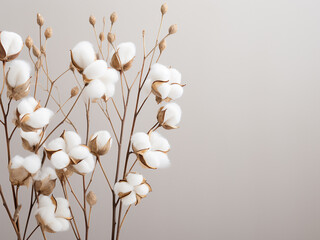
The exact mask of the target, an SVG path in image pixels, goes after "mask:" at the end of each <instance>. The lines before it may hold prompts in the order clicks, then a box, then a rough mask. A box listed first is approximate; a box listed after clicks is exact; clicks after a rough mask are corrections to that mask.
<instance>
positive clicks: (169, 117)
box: [163, 103, 181, 126]
mask: <svg viewBox="0 0 320 240" xmlns="http://www.w3.org/2000/svg"><path fill="white" fill-rule="evenodd" d="M164 110H166V112H165V115H164V122H165V123H166V124H167V125H170V126H176V125H177V124H178V123H179V122H180V120H181V108H180V106H179V105H178V104H176V103H168V104H167V105H165V106H164V108H163V111H164Z"/></svg>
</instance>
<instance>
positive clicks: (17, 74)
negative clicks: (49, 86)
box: [7, 60, 31, 88]
mask: <svg viewBox="0 0 320 240" xmlns="http://www.w3.org/2000/svg"><path fill="white" fill-rule="evenodd" d="M30 75H31V67H30V65H29V64H28V63H27V62H26V61H23V60H13V61H12V62H11V63H10V66H9V70H8V72H7V81H8V83H9V85H10V86H11V87H13V88H14V87H17V86H20V85H22V84H24V83H25V82H26V81H28V80H29V78H30Z"/></svg>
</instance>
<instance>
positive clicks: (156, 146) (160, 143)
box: [150, 132, 170, 152]
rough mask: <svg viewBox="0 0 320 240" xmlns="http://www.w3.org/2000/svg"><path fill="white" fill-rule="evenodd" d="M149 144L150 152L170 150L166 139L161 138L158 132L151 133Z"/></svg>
mask: <svg viewBox="0 0 320 240" xmlns="http://www.w3.org/2000/svg"><path fill="white" fill-rule="evenodd" d="M150 143H151V146H152V147H151V149H152V150H159V151H164V152H167V151H169V150H170V144H169V142H168V140H167V139H165V138H164V137H163V136H161V134H160V133H158V132H151V133H150Z"/></svg>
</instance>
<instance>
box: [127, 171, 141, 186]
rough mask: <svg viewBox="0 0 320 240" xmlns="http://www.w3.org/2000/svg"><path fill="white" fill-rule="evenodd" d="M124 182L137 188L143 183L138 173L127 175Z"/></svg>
mask: <svg viewBox="0 0 320 240" xmlns="http://www.w3.org/2000/svg"><path fill="white" fill-rule="evenodd" d="M126 180H127V182H128V183H129V184H130V185H131V186H137V185H140V184H141V183H142V182H143V176H142V175H141V174H138V173H129V174H128V175H127V176H126Z"/></svg>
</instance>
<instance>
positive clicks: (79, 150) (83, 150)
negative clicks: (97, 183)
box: [69, 145, 91, 160]
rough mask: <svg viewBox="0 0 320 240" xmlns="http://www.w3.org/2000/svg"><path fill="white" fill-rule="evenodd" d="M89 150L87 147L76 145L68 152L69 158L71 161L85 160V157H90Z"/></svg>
mask: <svg viewBox="0 0 320 240" xmlns="http://www.w3.org/2000/svg"><path fill="white" fill-rule="evenodd" d="M90 154H91V153H90V150H89V148H88V147H86V146H83V145H78V146H76V147H74V148H72V149H71V151H70V152H69V156H70V157H71V158H73V159H78V160H81V159H85V158H86V157H88V156H89V155H90Z"/></svg>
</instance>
